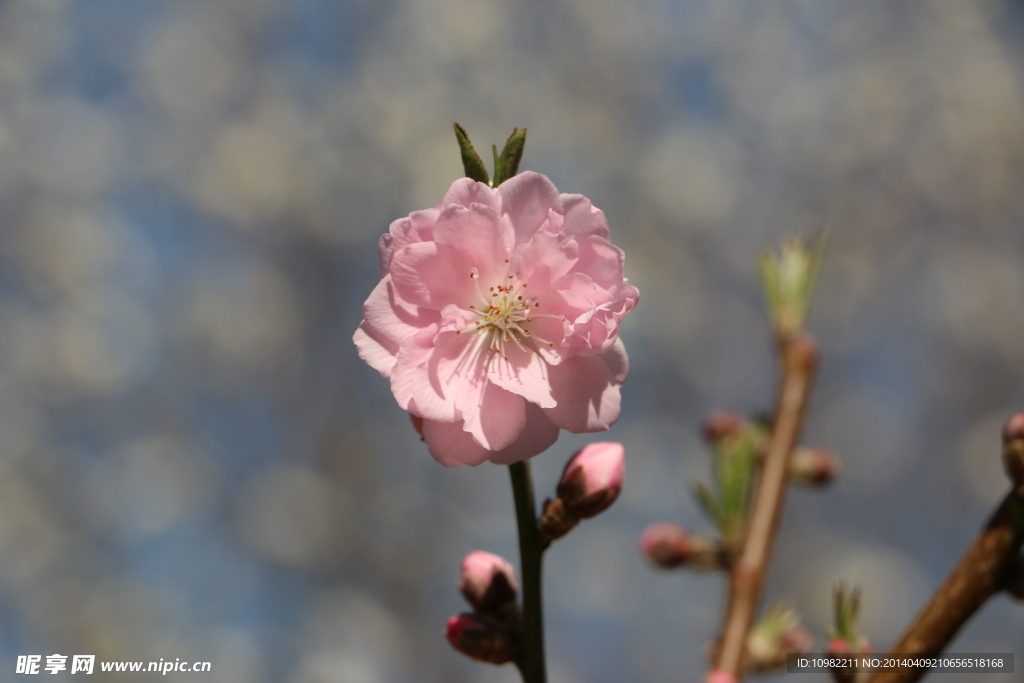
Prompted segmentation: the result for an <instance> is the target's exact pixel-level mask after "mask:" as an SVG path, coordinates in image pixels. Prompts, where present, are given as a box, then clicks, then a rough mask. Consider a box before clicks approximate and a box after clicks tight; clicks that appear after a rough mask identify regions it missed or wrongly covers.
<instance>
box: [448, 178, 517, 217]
mask: <svg viewBox="0 0 1024 683" xmlns="http://www.w3.org/2000/svg"><path fill="white" fill-rule="evenodd" d="M473 204H484V205H485V206H489V207H491V208H492V209H494V210H495V211H501V194H499V193H498V191H497V190H495V189H492V188H490V187H488V186H487V185H486V183H478V182H476V181H475V180H473V179H472V178H459V179H458V180H456V181H455V182H454V183H452V186H451V187H450V188H448V192H446V193H445V195H444V197H443V198H442V199H441V201H439V202H438V203H437V206H436V207H435V208H437V209H445V208H447V207H449V206H465V207H466V208H469V207H470V206H472V205H473Z"/></svg>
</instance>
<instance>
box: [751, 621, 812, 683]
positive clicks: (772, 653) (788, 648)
mask: <svg viewBox="0 0 1024 683" xmlns="http://www.w3.org/2000/svg"><path fill="white" fill-rule="evenodd" d="M813 649H814V636H813V635H812V634H811V632H810V631H808V630H807V629H806V628H804V627H803V626H801V625H800V616H799V615H798V614H797V613H796V612H795V611H793V610H792V609H788V608H786V607H785V606H784V605H776V606H775V607H772V608H771V609H769V610H768V611H767V612H766V613H765V615H764V616H763V617H762V618H761V619H760V620H759V621H758V623H757V624H755V625H754V628H752V629H751V631H750V635H749V636H748V637H747V660H746V661H747V668H749V669H750V670H751V671H755V672H758V673H767V672H770V671H775V670H779V669H784V668H785V667H786V657H787V655H790V654H807V653H808V652H811V651H812V650H813Z"/></svg>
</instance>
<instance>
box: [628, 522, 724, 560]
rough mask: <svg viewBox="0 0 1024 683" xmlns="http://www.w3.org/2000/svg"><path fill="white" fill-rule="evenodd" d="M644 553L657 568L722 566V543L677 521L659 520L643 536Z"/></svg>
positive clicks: (641, 546)
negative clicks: (700, 534) (698, 534)
mask: <svg viewBox="0 0 1024 683" xmlns="http://www.w3.org/2000/svg"><path fill="white" fill-rule="evenodd" d="M640 553H641V554H642V555H643V556H644V557H645V558H647V560H648V561H649V562H650V563H651V564H653V565H654V566H655V567H660V568H661V569H674V568H676V567H682V566H684V565H685V566H687V567H690V568H692V569H696V570H699V571H709V570H712V569H721V568H722V566H723V558H722V549H721V546H720V545H719V544H718V542H716V541H715V540H713V539H710V538H707V537H705V536H696V535H693V534H691V533H690V532H688V531H687V530H686V529H685V528H683V527H682V526H680V525H679V524H676V523H674V522H655V523H654V524H651V525H650V526H649V527H647V528H646V529H645V530H644V532H643V533H642V534H641V535H640Z"/></svg>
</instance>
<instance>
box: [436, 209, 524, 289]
mask: <svg viewBox="0 0 1024 683" xmlns="http://www.w3.org/2000/svg"><path fill="white" fill-rule="evenodd" d="M434 239H435V240H436V241H437V242H438V244H447V245H449V246H451V247H454V248H455V249H457V250H458V252H459V253H460V254H462V256H463V257H464V258H465V260H466V262H467V263H468V264H469V265H470V267H475V268H476V269H477V271H478V273H479V276H480V278H481V282H482V283H484V284H487V283H496V284H497V283H503V279H504V276H505V273H506V271H507V270H508V266H507V265H506V263H505V261H506V260H508V259H509V257H510V254H511V251H512V243H513V241H514V240H515V235H514V234H513V233H512V227H511V226H510V225H508V223H507V222H506V221H503V220H502V219H501V217H500V216H499V215H498V212H497V211H495V210H494V209H492V208H491V207H489V206H484V205H482V204H474V205H473V206H471V207H470V208H468V209H467V208H465V207H462V206H450V207H448V208H446V209H445V210H444V211H442V212H441V216H440V218H438V219H437V226H436V227H435V228H434ZM466 275H468V271H466ZM449 276H450V277H453V278H455V277H465V276H464V275H463V274H462V272H461V271H460V272H458V273H454V272H453V273H450V274H449Z"/></svg>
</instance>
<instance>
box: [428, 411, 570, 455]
mask: <svg viewBox="0 0 1024 683" xmlns="http://www.w3.org/2000/svg"><path fill="white" fill-rule="evenodd" d="M423 439H424V441H426V442H427V448H429V449H430V455H432V456H433V457H434V459H435V460H437V461H438V462H439V463H441V464H442V465H445V466H447V467H454V466H455V465H469V466H471V467H475V466H477V465H479V464H480V463H482V462H484V461H486V460H490V461H491V462H492V463H494V464H496V465H511V464H512V463H514V462H519V461H521V460H527V459H528V458H532V457H533V456H535V455H537V454H538V453H543V452H544V451H546V450H547V449H548V448H550V447H551V445H552V444H553V443H555V441H557V440H558V427H556V426H555V425H554V423H552V422H551V420H549V419H548V418H547V416H546V415H545V414H544V411H543V410H541V409H540V408H538V407H537V406H535V405H529V404H527V406H526V427H525V428H524V429H523V431H522V432H521V433H520V434H519V438H517V439H516V440H515V441H514V442H513V443H512V444H511V445H510V446H508V447H506V448H503V449H501V450H500V451H489V450H487V449H486V448H484V447H483V446H481V445H480V444H478V443H477V442H476V440H474V439H473V437H472V436H471V435H470V434H469V432H467V431H465V429H464V424H463V422H462V421H461V420H460V421H458V422H434V421H432V420H424V421H423Z"/></svg>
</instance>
